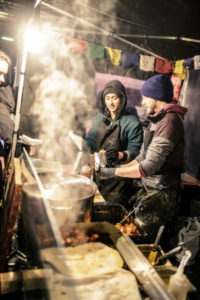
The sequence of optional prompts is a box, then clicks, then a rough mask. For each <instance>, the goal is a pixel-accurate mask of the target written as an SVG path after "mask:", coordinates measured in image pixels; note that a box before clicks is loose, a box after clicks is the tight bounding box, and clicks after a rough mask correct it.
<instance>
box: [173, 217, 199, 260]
mask: <svg viewBox="0 0 200 300" xmlns="http://www.w3.org/2000/svg"><path fill="white" fill-rule="evenodd" d="M178 240H179V245H182V250H181V252H179V253H178V254H176V258H177V260H178V261H181V259H182V257H183V256H184V255H185V251H186V250H190V251H191V253H192V256H191V258H190V260H189V262H188V265H191V264H193V263H194V261H195V257H196V255H197V253H198V251H199V246H200V218H198V217H193V218H187V219H186V221H185V225H184V227H183V228H181V229H180V231H179V233H178Z"/></svg>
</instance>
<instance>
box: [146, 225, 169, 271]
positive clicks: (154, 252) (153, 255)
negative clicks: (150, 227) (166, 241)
mask: <svg viewBox="0 0 200 300" xmlns="http://www.w3.org/2000/svg"><path fill="white" fill-rule="evenodd" d="M164 228H165V226H164V225H161V226H160V228H159V230H158V233H157V236H156V239H155V242H154V244H153V246H152V249H151V251H150V253H149V256H148V260H149V262H150V263H151V264H152V266H153V265H154V264H155V262H156V258H157V254H158V251H157V247H158V243H159V241H160V238H161V235H162V233H163V230H164Z"/></svg>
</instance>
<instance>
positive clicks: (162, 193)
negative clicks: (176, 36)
mask: <svg viewBox="0 0 200 300" xmlns="http://www.w3.org/2000/svg"><path fill="white" fill-rule="evenodd" d="M141 95H142V105H143V106H144V107H145V108H146V112H147V116H148V120H149V121H150V123H149V125H148V127H147V129H146V130H145V133H144V140H143V145H142V148H141V151H140V154H139V155H138V156H137V157H136V158H135V159H134V160H133V161H131V162H130V163H128V164H125V165H123V166H120V167H117V168H104V169H101V171H100V173H101V175H100V176H101V178H112V177H113V176H115V177H118V176H120V177H126V178H127V177H129V178H141V180H142V183H143V188H142V189H141V190H140V191H138V192H137V193H136V194H135V195H134V196H133V197H132V198H131V199H130V201H129V202H130V204H131V209H132V208H133V207H134V208H136V209H135V222H136V224H137V226H138V227H139V229H140V230H143V231H146V232H148V233H149V234H153V235H154V234H156V232H157V230H158V228H159V227H160V225H169V224H170V222H172V221H173V220H174V218H175V216H176V213H177V208H178V199H179V193H180V184H181V177H180V175H181V173H182V172H184V144H185V138H184V126H183V119H184V115H185V113H186V112H187V109H186V108H184V107H181V106H179V105H177V104H172V103H170V102H171V100H172V97H173V86H172V83H171V81H170V79H169V77H166V76H165V75H163V74H162V75H156V76H153V77H151V78H150V79H148V80H147V81H146V82H145V83H144V85H143V87H142V89H141Z"/></svg>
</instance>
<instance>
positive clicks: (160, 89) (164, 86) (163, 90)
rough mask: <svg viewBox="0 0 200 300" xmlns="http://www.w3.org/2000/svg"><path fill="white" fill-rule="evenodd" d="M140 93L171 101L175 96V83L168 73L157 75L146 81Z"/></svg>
mask: <svg viewBox="0 0 200 300" xmlns="http://www.w3.org/2000/svg"><path fill="white" fill-rule="evenodd" d="M140 94H141V95H143V96H147V97H150V98H153V99H155V100H159V101H164V102H167V103H169V102H170V101H171V100H172V97H173V85H172V82H171V80H170V78H169V77H167V76H166V75H163V74H159V75H155V76H153V77H151V78H149V79H147V80H146V81H145V83H144V84H143V86H142V89H141V91H140Z"/></svg>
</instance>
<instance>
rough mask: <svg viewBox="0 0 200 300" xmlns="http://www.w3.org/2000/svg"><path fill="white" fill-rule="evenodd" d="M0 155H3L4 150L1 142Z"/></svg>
mask: <svg viewBox="0 0 200 300" xmlns="http://www.w3.org/2000/svg"><path fill="white" fill-rule="evenodd" d="M0 156H5V151H4V149H3V146H2V143H1V142H0Z"/></svg>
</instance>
